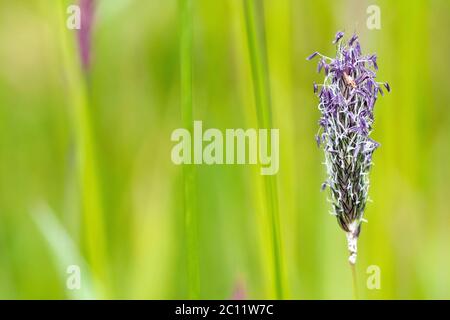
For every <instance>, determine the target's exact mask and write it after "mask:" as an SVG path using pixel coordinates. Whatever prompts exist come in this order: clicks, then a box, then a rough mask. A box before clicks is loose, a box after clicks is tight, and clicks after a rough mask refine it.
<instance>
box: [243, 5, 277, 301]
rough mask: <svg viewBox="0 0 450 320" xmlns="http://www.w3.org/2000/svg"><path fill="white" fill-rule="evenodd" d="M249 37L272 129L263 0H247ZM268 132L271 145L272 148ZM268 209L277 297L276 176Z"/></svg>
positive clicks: (263, 119) (258, 100)
mask: <svg viewBox="0 0 450 320" xmlns="http://www.w3.org/2000/svg"><path fill="white" fill-rule="evenodd" d="M244 11H245V21H246V27H247V40H248V48H249V53H250V63H251V71H252V81H253V90H254V95H255V104H256V112H257V118H258V126H259V127H260V128H267V129H270V128H272V110H271V97H270V83H269V70H268V65H267V51H266V44H265V30H264V7H263V3H262V1H255V0H245V1H244ZM271 143H272V142H271V139H270V135H269V141H268V146H269V149H270V148H271ZM263 179H264V189H265V199H266V209H267V212H268V214H269V221H270V225H271V227H272V229H271V238H272V249H273V270H274V275H273V277H274V281H275V296H276V298H277V299H283V297H284V285H283V266H282V244H281V236H280V217H279V209H278V191H277V181H276V177H275V176H273V175H271V176H264V178H263Z"/></svg>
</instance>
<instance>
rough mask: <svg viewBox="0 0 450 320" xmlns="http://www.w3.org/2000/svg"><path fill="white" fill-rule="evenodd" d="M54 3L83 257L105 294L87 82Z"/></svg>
mask: <svg viewBox="0 0 450 320" xmlns="http://www.w3.org/2000/svg"><path fill="white" fill-rule="evenodd" d="M58 3H59V6H58V10H59V12H60V14H59V15H60V17H61V19H60V26H59V28H60V30H61V32H60V40H61V52H62V58H63V67H64V71H65V80H66V83H67V88H68V100H69V101H70V103H71V105H72V107H73V109H72V110H73V113H72V115H73V125H74V133H75V144H76V157H77V175H78V179H79V183H80V188H81V198H82V199H81V201H82V205H83V215H84V228H85V230H84V237H85V245H86V252H87V257H88V259H87V260H88V262H89V265H90V267H91V271H92V273H93V276H94V277H95V280H94V281H95V285H96V289H97V291H98V294H100V296H101V297H106V293H107V291H108V290H107V288H108V271H107V270H108V269H107V265H108V264H107V254H106V236H105V230H104V224H103V208H102V203H101V193H100V185H99V178H98V171H97V155H96V149H95V141H94V134H93V129H92V118H91V117H92V116H91V108H90V106H89V98H88V93H87V83H86V78H85V76H84V74H83V72H82V71H81V65H80V63H79V58H78V57H77V54H76V51H77V50H76V45H75V43H74V41H73V40H72V36H71V35H70V34H69V32H75V31H70V30H68V29H67V28H66V21H65V18H66V15H65V13H66V7H65V6H64V2H62V1H59V2H58Z"/></svg>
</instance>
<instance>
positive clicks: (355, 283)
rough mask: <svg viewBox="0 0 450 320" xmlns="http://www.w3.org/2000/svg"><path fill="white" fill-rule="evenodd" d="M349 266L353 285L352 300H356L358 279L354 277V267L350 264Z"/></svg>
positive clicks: (357, 296)
mask: <svg viewBox="0 0 450 320" xmlns="http://www.w3.org/2000/svg"><path fill="white" fill-rule="evenodd" d="M349 264H350V269H351V270H352V283H353V299H355V300H358V299H359V294H358V278H357V276H356V266H355V265H354V264H352V263H349Z"/></svg>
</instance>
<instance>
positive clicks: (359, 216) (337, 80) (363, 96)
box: [307, 32, 390, 264]
mask: <svg viewBox="0 0 450 320" xmlns="http://www.w3.org/2000/svg"><path fill="white" fill-rule="evenodd" d="M343 36H344V33H343V32H338V33H337V34H336V36H335V39H334V41H333V44H335V45H336V57H335V58H330V57H327V56H324V55H322V54H320V53H319V52H314V53H313V54H311V55H310V56H309V57H308V58H307V60H311V59H312V58H314V57H316V56H317V57H319V58H320V60H319V63H318V72H319V73H320V72H321V71H322V70H323V71H324V73H325V80H324V82H323V84H320V85H319V84H316V83H314V85H313V88H314V93H316V94H317V96H318V98H319V101H320V102H319V110H320V112H321V118H320V120H319V126H320V128H319V133H318V134H317V135H316V140H317V143H318V145H319V146H322V147H323V149H324V152H325V165H326V168H327V175H328V178H327V180H326V182H325V183H324V184H323V189H325V188H326V187H327V186H328V187H329V189H330V194H331V202H332V204H333V209H334V212H333V214H334V215H335V216H336V217H337V220H338V223H339V225H340V227H341V228H342V229H343V230H344V231H345V232H346V235H347V241H348V249H349V252H350V257H349V262H350V263H351V264H355V263H356V254H357V240H358V236H359V233H360V230H361V222H362V221H363V219H364V218H363V215H364V208H365V205H366V202H367V199H368V189H369V171H370V167H371V165H372V154H373V152H374V150H375V149H376V148H377V147H378V146H379V144H378V143H377V142H376V141H374V140H372V139H371V138H370V133H371V131H372V125H373V122H374V114H373V109H374V105H375V102H376V100H377V97H378V94H381V95H383V90H382V88H381V86H384V87H385V88H386V90H387V91H388V92H389V91H390V87H389V84H388V83H379V82H376V81H375V77H376V71H377V70H378V65H377V56H376V55H375V54H372V55H367V56H364V55H362V52H361V46H360V44H359V41H358V37H357V35H355V34H354V35H353V36H352V37H351V38H350V39H349V40H348V41H347V42H345V41H343Z"/></svg>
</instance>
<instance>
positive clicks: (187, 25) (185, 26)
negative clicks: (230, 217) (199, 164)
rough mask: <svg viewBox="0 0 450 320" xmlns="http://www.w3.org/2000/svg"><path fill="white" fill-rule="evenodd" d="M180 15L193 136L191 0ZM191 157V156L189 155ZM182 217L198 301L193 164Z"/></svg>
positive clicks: (184, 88) (184, 102)
mask: <svg viewBox="0 0 450 320" xmlns="http://www.w3.org/2000/svg"><path fill="white" fill-rule="evenodd" d="M179 11H180V21H181V27H180V82H181V114H182V121H183V126H184V127H185V128H186V129H187V130H189V132H190V133H191V136H193V103H192V0H179ZM191 154H192V153H191ZM183 170H184V171H183V178H184V214H185V235H186V242H187V272H188V281H189V298H190V299H198V298H199V294H200V293H199V292H200V277H199V250H198V233H197V228H198V217H197V214H198V212H197V201H196V200H197V199H196V187H195V184H196V173H195V168H194V165H193V164H190V165H185V166H184V167H183Z"/></svg>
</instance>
